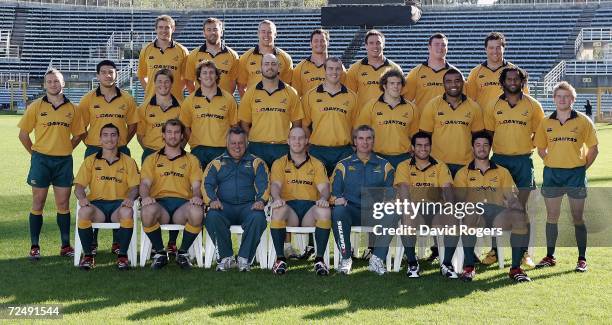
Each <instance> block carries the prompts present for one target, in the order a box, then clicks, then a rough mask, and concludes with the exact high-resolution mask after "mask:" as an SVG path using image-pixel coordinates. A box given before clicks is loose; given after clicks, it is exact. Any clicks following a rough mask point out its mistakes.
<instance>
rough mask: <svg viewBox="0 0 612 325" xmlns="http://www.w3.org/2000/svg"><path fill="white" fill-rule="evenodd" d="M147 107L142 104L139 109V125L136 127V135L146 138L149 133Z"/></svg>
mask: <svg viewBox="0 0 612 325" xmlns="http://www.w3.org/2000/svg"><path fill="white" fill-rule="evenodd" d="M146 109H147V105H146V104H142V105H141V106H140V107H138V109H137V112H138V119H139V120H138V125H137V126H136V134H138V135H140V136H144V135H145V134H146V132H147V118H146Z"/></svg>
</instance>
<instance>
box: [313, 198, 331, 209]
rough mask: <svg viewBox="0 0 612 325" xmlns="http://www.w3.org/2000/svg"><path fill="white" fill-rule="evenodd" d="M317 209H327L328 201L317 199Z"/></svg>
mask: <svg viewBox="0 0 612 325" xmlns="http://www.w3.org/2000/svg"><path fill="white" fill-rule="evenodd" d="M315 204H316V205H317V206H318V207H319V208H329V201H327V200H325V199H318V200H317V202H316V203H315Z"/></svg>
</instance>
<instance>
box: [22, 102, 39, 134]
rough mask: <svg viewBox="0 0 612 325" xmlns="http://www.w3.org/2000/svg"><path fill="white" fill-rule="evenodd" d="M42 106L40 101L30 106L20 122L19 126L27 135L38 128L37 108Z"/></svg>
mask: <svg viewBox="0 0 612 325" xmlns="http://www.w3.org/2000/svg"><path fill="white" fill-rule="evenodd" d="M39 106H40V103H39V102H38V101H36V102H34V103H32V104H30V106H28V107H27V108H26V110H25V113H23V116H22V117H21V119H20V120H19V124H17V126H18V127H19V128H20V129H21V130H22V131H25V132H27V133H30V132H32V130H34V127H35V126H36V108H37V107H39Z"/></svg>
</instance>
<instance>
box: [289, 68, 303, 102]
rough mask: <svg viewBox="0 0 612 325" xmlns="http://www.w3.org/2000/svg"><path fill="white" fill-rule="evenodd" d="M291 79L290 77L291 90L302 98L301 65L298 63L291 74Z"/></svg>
mask: <svg viewBox="0 0 612 325" xmlns="http://www.w3.org/2000/svg"><path fill="white" fill-rule="evenodd" d="M292 74H293V75H292V77H291V86H292V87H293V88H295V90H297V92H298V95H300V97H301V96H304V93H303V92H302V63H301V62H300V63H298V65H297V66H295V69H293V73H292Z"/></svg>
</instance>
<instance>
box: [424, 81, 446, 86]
mask: <svg viewBox="0 0 612 325" xmlns="http://www.w3.org/2000/svg"><path fill="white" fill-rule="evenodd" d="M442 86H444V84H443V83H441V82H434V81H430V82H428V83H426V84H425V87H442Z"/></svg>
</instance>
